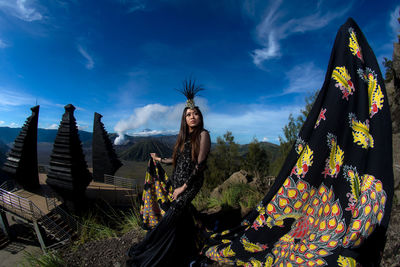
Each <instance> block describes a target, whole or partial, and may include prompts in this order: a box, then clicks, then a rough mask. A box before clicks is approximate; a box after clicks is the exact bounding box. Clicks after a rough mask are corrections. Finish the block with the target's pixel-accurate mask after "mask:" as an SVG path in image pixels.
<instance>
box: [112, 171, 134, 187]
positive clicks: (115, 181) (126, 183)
mask: <svg viewBox="0 0 400 267" xmlns="http://www.w3.org/2000/svg"><path fill="white" fill-rule="evenodd" d="M104 183H105V184H110V185H115V186H119V187H123V188H128V189H135V187H136V184H137V181H136V179H129V178H125V177H119V176H112V175H108V174H104Z"/></svg>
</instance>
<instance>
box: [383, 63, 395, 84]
mask: <svg viewBox="0 0 400 267" xmlns="http://www.w3.org/2000/svg"><path fill="white" fill-rule="evenodd" d="M382 64H383V66H384V67H385V69H386V70H385V82H387V83H388V82H390V81H391V80H393V61H392V60H390V59H388V58H387V57H384V58H383V62H382Z"/></svg>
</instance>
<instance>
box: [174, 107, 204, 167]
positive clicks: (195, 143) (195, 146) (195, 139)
mask: <svg viewBox="0 0 400 267" xmlns="http://www.w3.org/2000/svg"><path fill="white" fill-rule="evenodd" d="M188 109H189V108H188V107H185V109H184V110H183V113H182V119H181V129H180V130H179V134H178V138H177V140H176V143H175V146H174V153H173V154H172V159H173V164H174V166H175V162H176V159H177V157H178V150H179V151H180V152H182V151H183V148H184V146H185V141H186V140H187V138H188V137H189V126H188V125H187V123H186V111H187V110H188ZM194 110H196V111H197V113H198V114H199V117H200V121H199V124H198V125H197V126H196V127H195V128H194V129H193V132H192V133H191V134H190V142H191V144H192V160H193V161H194V162H196V161H197V156H198V155H199V150H200V134H201V132H202V131H203V129H204V123H203V114H201V111H200V109H199V107H194Z"/></svg>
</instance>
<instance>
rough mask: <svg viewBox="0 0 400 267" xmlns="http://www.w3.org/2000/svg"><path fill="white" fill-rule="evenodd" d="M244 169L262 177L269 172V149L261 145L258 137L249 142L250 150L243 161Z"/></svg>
mask: <svg viewBox="0 0 400 267" xmlns="http://www.w3.org/2000/svg"><path fill="white" fill-rule="evenodd" d="M242 169H244V170H246V171H248V172H249V173H251V174H252V175H253V176H254V177H257V178H260V177H264V176H266V175H267V174H268V170H269V156H268V154H267V151H265V149H264V148H262V147H261V144H260V143H259V142H258V140H257V139H254V140H253V141H252V142H251V143H250V144H249V151H248V153H247V154H246V156H245V158H244V159H243V162H242Z"/></svg>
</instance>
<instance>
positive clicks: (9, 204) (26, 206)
mask: <svg viewBox="0 0 400 267" xmlns="http://www.w3.org/2000/svg"><path fill="white" fill-rule="evenodd" d="M0 203H1V205H2V206H4V207H5V208H7V209H8V210H10V211H14V212H16V213H18V214H19V215H21V216H23V217H25V218H29V219H32V220H35V221H38V220H40V222H41V223H42V224H43V226H44V227H45V228H47V229H48V230H49V231H50V232H51V233H52V234H53V235H54V236H55V237H57V238H58V239H59V240H65V239H70V238H71V236H70V235H69V234H68V233H67V232H65V231H64V230H63V229H62V228H61V227H60V226H58V225H57V224H56V223H55V222H54V221H53V220H51V219H50V218H49V217H48V216H47V215H45V214H44V213H43V212H42V211H41V210H40V209H39V208H38V207H37V206H36V205H35V203H33V202H32V201H30V200H27V199H26V198H23V197H20V196H18V195H16V194H13V193H11V192H8V191H6V190H4V189H1V188H0Z"/></svg>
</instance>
